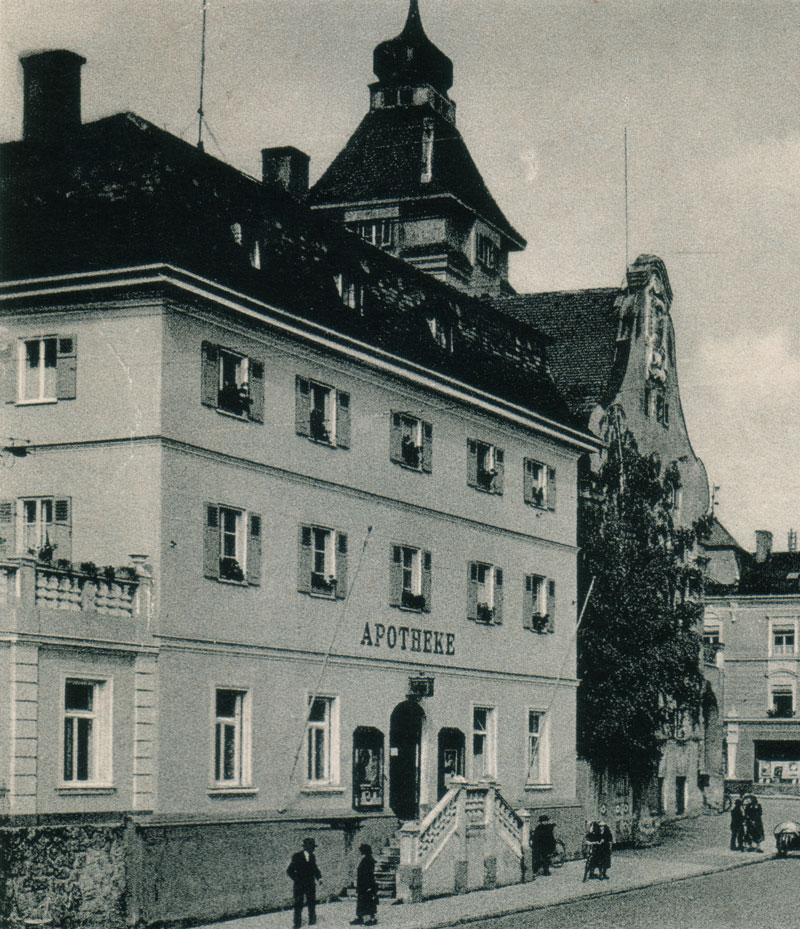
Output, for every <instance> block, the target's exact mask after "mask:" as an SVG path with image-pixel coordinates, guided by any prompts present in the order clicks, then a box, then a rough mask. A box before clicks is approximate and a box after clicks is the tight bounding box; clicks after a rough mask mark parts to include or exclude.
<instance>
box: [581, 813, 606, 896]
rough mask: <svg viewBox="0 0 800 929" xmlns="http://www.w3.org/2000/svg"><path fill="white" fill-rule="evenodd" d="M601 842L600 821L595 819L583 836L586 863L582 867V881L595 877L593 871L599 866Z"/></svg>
mask: <svg viewBox="0 0 800 929" xmlns="http://www.w3.org/2000/svg"><path fill="white" fill-rule="evenodd" d="M602 844H603V834H602V832H601V830H600V823H599V822H598V821H597V820H594V822H592V823H590V824H589V831H588V832H587V833H586V835H585V836H584V837H583V855H584V857H585V858H586V864H585V865H584V868H583V882H584V883H586V881H587V879H588V880H590V881H591V880H594V878H596V877H597V875H596V874H595V871H597V870H599V868H600V855H601V846H602Z"/></svg>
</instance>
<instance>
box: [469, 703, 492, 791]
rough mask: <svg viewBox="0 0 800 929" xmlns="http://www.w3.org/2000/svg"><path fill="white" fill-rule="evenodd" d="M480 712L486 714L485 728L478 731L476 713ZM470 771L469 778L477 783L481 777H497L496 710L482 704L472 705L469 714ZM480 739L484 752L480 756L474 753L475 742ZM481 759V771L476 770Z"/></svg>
mask: <svg viewBox="0 0 800 929" xmlns="http://www.w3.org/2000/svg"><path fill="white" fill-rule="evenodd" d="M481 710H483V711H485V712H486V727H485V729H478V728H477V727H476V722H477V720H476V718H475V714H476V712H480V711H481ZM469 731H470V753H469V757H470V770H471V778H472V780H473V781H477V780H479V779H480V778H482V777H492V778H493V777H497V709H496V708H495V707H493V706H486V705H485V704H483V703H475V704H473V705H472V710H471V713H470V729H469ZM478 737H480V738H481V739H482V742H483V746H484V750H483V752H482V754H481V755H476V753H475V740H476V738H478ZM479 757H481V758H483V762H482V767H483V770H482V771H480V770H478V760H477V759H478V758H479Z"/></svg>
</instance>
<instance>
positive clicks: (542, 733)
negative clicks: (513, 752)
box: [525, 706, 551, 787]
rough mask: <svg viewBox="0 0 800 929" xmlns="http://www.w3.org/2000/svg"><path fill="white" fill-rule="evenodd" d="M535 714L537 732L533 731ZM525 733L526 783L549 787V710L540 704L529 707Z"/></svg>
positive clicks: (526, 715)
mask: <svg viewBox="0 0 800 929" xmlns="http://www.w3.org/2000/svg"><path fill="white" fill-rule="evenodd" d="M534 716H535V717H536V718H537V719H538V721H539V724H538V731H537V732H536V733H535V734H534V733H533V732H532V731H531V719H532V717H534ZM525 733H526V740H525V765H526V774H525V784H526V786H528V787H549V786H551V780H550V720H549V717H548V713H547V710H545V709H543V708H542V707H539V706H530V707H528V709H527V711H526V713H525ZM534 743H535V744H534ZM534 751H535V754H534Z"/></svg>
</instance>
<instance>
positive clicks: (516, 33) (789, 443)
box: [0, 0, 800, 550]
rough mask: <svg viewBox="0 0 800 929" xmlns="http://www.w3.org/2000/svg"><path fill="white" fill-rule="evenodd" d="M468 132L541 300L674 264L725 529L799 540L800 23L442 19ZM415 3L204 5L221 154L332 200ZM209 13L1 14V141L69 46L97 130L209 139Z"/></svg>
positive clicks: (697, 407) (141, 9) (346, 0)
mask: <svg viewBox="0 0 800 929" xmlns="http://www.w3.org/2000/svg"><path fill="white" fill-rule="evenodd" d="M420 7H421V12H422V19H423V23H424V25H425V28H426V31H427V33H428V35H429V36H430V38H431V39H432V40H433V41H434V42H435V43H436V44H437V45H438V46H439V47H440V48H441V49H442V50H443V51H444V52H446V53H447V55H449V56H450V58H451V59H452V60H453V63H454V68H455V82H454V86H453V89H452V90H451V92H450V94H451V97H452V98H453V99H454V100H455V101H456V103H457V107H458V110H457V113H458V126H459V129H460V130H461V133H462V135H463V136H464V138H465V140H466V142H467V145H468V147H469V149H470V151H471V153H472V156H473V158H474V159H475V161H476V163H477V165H478V167H479V168H480V170H481V172H482V174H483V176H484V179H485V180H486V183H487V185H488V187H489V189H490V190H491V191H492V193H493V195H494V197H495V199H496V200H497V201H498V203H499V204H500V206H501V208H502V209H503V210H504V212H505V213H506V215H507V217H508V218H509V220H510V221H511V223H512V224H513V225H514V226H515V227H516V228H517V229H518V230H519V231H520V232H521V233H522V235H523V236H525V237H526V238H527V240H528V247H527V249H526V250H525V251H524V252H523V253H522V254H517V255H514V256H512V266H511V281H512V283H513V284H514V286H515V287H516V288H517V289H518V290H520V291H527V292H535V291H546V290H572V289H578V288H583V287H594V286H615V285H618V284H620V283H621V281H622V279H623V276H624V270H625V263H626V234H625V228H626V223H625V157H624V144H623V138H624V134H625V129H626V128H627V136H628V236H627V240H628V249H627V255H628V258H629V259H630V260H633V258H635V257H636V255H638V254H640V253H642V252H647V253H650V254H656V255H658V256H659V257H661V258H662V259H663V260H664V261H665V262H666V265H667V269H668V273H669V276H670V281H671V284H672V289H673V292H674V295H675V296H674V303H673V308H672V315H673V321H674V324H675V330H676V339H677V352H678V376H679V383H680V389H681V397H682V404H683V409H684V415H685V417H686V421H687V426H688V429H689V435H690V437H691V440H692V444H693V446H694V449H695V452H696V453H697V454H698V455H699V456H700V457H701V458H702V459H703V461H704V462H705V464H706V468H707V469H708V474H709V480H710V483H711V485H712V486H716V487H718V488H719V490H718V491H717V492H716V499H717V501H718V505H717V515H718V516H719V517H720V519H721V520H722V521H723V523H724V524H725V525H726V526H727V527H728V529H729V530H730V531H731V532H732V533H733V535H734V536H735V537H736V538H737V539H738V541H739V542H740V543H741V544H742V545H743V546H744V547H745V548H747V549H751V550H752V549H753V545H754V542H753V533H754V531H755V530H756V529H768V530H770V531H772V532H773V534H774V537H775V542H774V545H775V548H776V550H785V548H786V544H787V543H786V540H787V531H788V530H789V529H790V528H795V529H797V530H800V467H798V466H797V459H798V457H800V411H799V409H798V399H800V327H799V326H798V317H799V316H800V302H799V301H800V106H798V100H800V66H799V65H798V48H800V2H793V0H421V3H420ZM407 8H408V2H407V0H207V46H206V70H205V112H206V116H207V121H208V126H209V130H208V131H206V132H205V133H204V134H205V142H206V149H207V151H209V152H211V153H212V154H214V155H216V156H218V157H221V158H223V159H224V160H226V161H228V162H230V163H232V164H234V165H236V166H237V167H239V168H241V169H242V170H244V171H247V172H249V173H251V174H253V175H258V173H259V170H260V150H261V148H263V147H265V146H273V145H295V146H297V147H298V148H300V149H302V150H303V151H306V152H307V153H308V154H309V155H310V156H311V175H312V182H313V180H315V179H316V178H317V177H318V176H319V175H320V174H321V173H322V171H323V170H324V169H325V167H327V165H328V164H329V163H330V161H331V160H332V159H333V157H334V156H335V155H336V153H337V152H338V151H339V150H340V149H341V148H342V147H343V146H344V144H345V142H346V141H347V139H348V138H349V136H350V135H351V134H352V132H353V130H354V129H355V128H356V126H357V125H358V122H359V121H360V119H361V118H362V116H363V115H364V114H365V113H366V110H367V107H368V91H367V85H368V84H369V83H370V82H371V81H373V80H374V76H373V75H372V50H373V48H374V47H375V45H376V44H377V43H378V42H380V41H382V40H384V39H387V38H390V37H391V36H394V35H396V34H397V33H398V32H399V31H400V30H401V28H402V26H403V23H404V21H405V16H406V12H407ZM201 11H202V0H0V92H1V93H2V103H3V106H0V140H2V141H6V140H9V139H15V138H19V137H20V134H21V102H22V90H21V87H22V77H21V69H20V68H19V64H18V58H19V55H20V54H25V53H27V52H31V51H37V50H41V49H45V48H69V49H72V50H74V51H77V52H79V53H80V54H82V55H83V56H84V57H85V58H86V59H87V64H86V66H85V67H84V69H83V101H84V102H83V113H84V119H85V120H87V121H88V120H92V119H97V118H100V117H101V116H105V115H108V114H110V113H115V112H119V111H121V110H132V111H134V112H136V113H138V114H139V115H140V116H142V117H144V118H146V119H148V120H150V121H152V122H154V123H156V124H158V125H160V126H163V127H164V128H166V129H168V130H169V131H170V132H173V133H175V134H177V135H181V136H183V137H184V138H186V139H188V140H191V141H196V139H197V116H196V110H197V105H198V92H199V76H200V39H201Z"/></svg>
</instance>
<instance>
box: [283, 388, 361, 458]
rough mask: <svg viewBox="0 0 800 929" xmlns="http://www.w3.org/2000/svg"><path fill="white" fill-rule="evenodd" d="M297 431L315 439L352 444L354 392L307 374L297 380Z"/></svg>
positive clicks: (333, 443)
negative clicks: (351, 421) (351, 399)
mask: <svg viewBox="0 0 800 929" xmlns="http://www.w3.org/2000/svg"><path fill="white" fill-rule="evenodd" d="M295 431H296V432H297V434H298V435H304V436H308V438H310V439H313V440H314V441H315V442H321V443H323V444H325V445H335V446H338V447H339V448H349V447H350V394H349V393H347V392H346V391H344V390H336V389H334V388H333V387H329V386H328V385H327V384H320V383H318V382H317V381H312V380H309V379H307V378H304V377H297V379H296V383H295Z"/></svg>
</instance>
